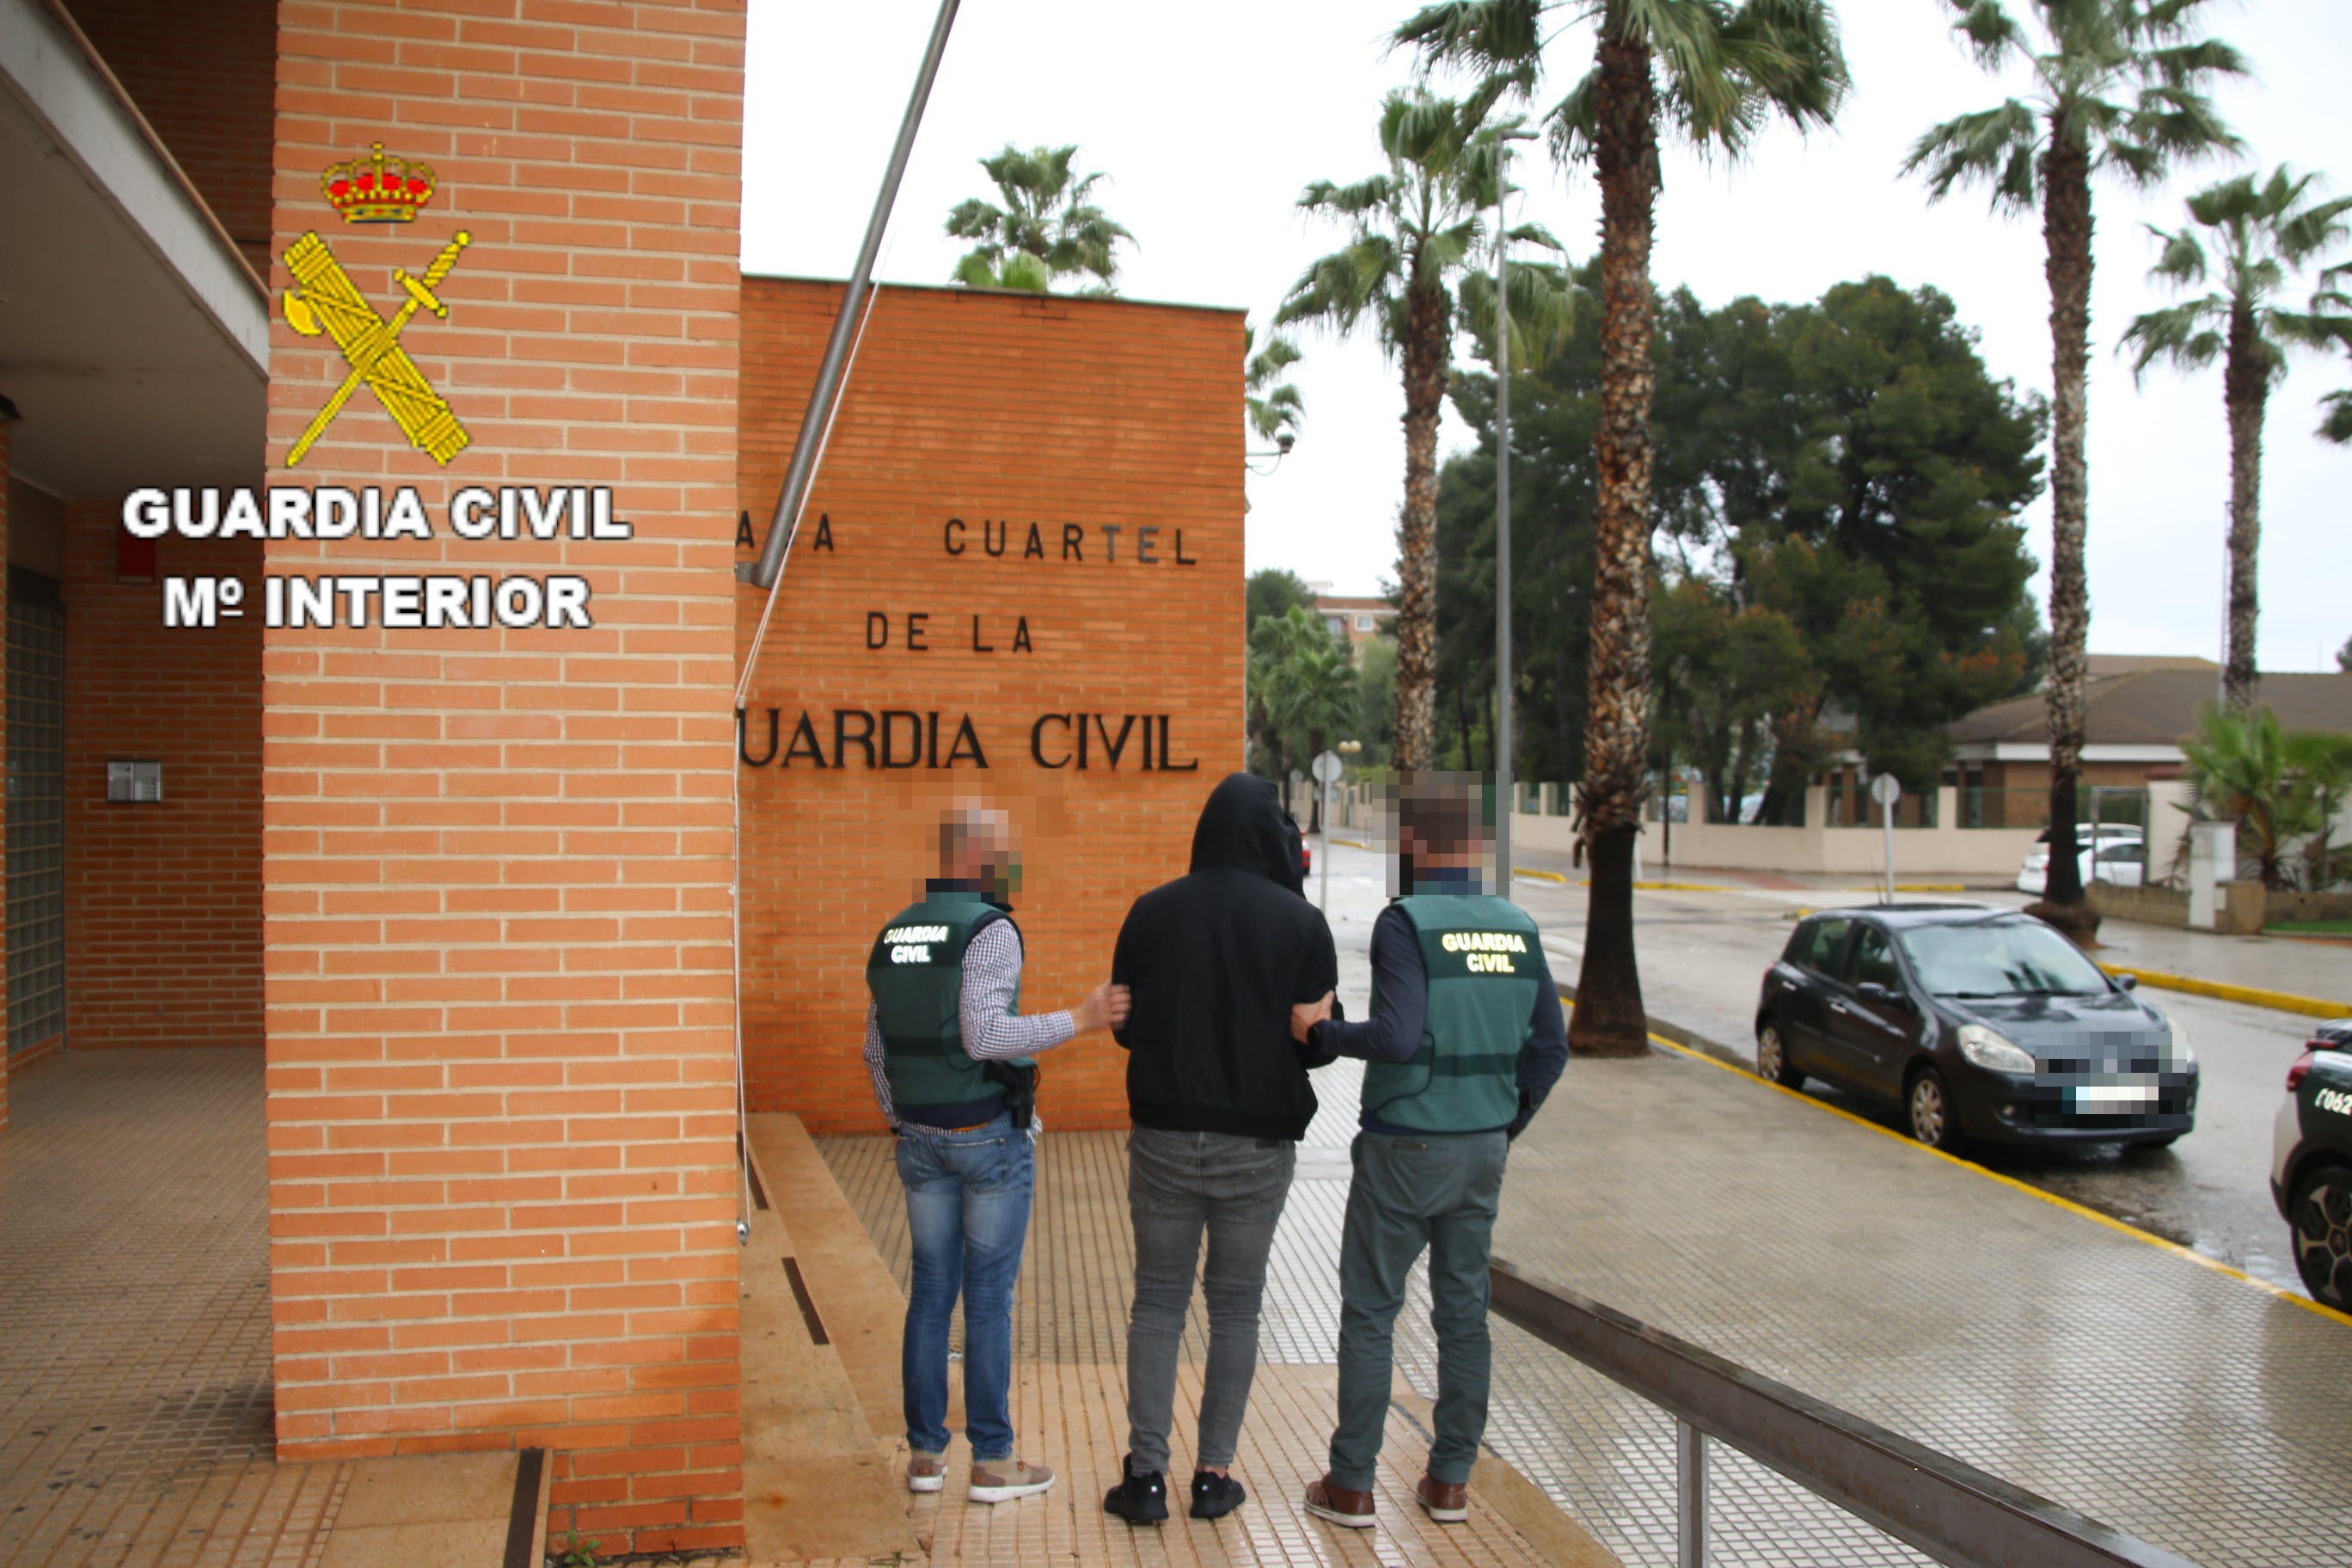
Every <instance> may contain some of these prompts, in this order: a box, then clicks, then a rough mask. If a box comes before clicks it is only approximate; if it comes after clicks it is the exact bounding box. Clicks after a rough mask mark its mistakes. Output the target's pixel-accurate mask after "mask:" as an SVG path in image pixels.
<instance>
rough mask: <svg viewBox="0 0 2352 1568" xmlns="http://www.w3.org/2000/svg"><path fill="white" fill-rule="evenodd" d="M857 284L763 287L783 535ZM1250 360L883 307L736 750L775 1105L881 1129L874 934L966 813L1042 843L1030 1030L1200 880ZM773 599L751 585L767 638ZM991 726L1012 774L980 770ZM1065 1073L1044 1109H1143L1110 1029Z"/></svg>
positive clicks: (1157, 330)
mask: <svg viewBox="0 0 2352 1568" xmlns="http://www.w3.org/2000/svg"><path fill="white" fill-rule="evenodd" d="M840 294H841V289H840V286H839V285H838V284H825V283H813V282H800V281H788V280H782V279H766V278H753V279H746V280H745V282H744V286H743V386H742V417H741V437H740V448H741V460H740V485H739V489H740V494H741V497H742V504H743V506H744V507H745V508H747V509H748V510H750V511H751V513H752V516H753V518H754V527H753V530H752V531H753V534H754V536H755V537H757V536H761V535H764V533H765V531H766V527H767V521H768V514H769V512H770V510H772V508H773V507H774V505H775V499H776V496H777V494H778V492H779V489H780V488H781V486H782V475H783V469H784V467H785V464H786V462H787V461H788V459H789V458H790V456H791V452H792V445H793V437H794V435H795V433H796V431H797V429H798V426H799V422H800V418H801V415H802V411H803V407H804V405H805V403H806V400H807V397H808V389H809V387H810V385H811V384H813V382H814V378H815V374H816V366H817V360H818V357H819V355H820V353H821V352H822V350H823V347H824V337H825V333H826V331H827V330H828V328H829V327H830V325H831V323H832V321H833V314H834V311H835V308H836V305H837V302H838V300H839V298H840ZM1241 363H1242V318H1241V316H1240V314H1239V313H1238V312H1235V311H1223V310H1196V309H1189V308H1183V307H1175V306H1161V305H1145V304H1135V303H1129V302H1127V301H1122V300H1076V299H1067V298H1052V299H1036V298H1029V297H1023V296H1019V295H1005V294H990V293H975V292H971V291H969V290H962V289H902V288H889V289H881V290H879V291H878V295H877V302H876V304H875V306H874V310H873V312H872V315H871V317H870V318H869V320H868V321H867V323H866V329H865V337H864V342H863V345H862V347H861V349H860V351H859V355H858V359H857V362H856V368H855V370H854V372H853V374H852V376H851V379H850V383H849V387H848V391H847V393H846V395H845V399H844V402H843V405H842V410H841V413H840V415H839V416H838V418H837V420H836V422H835V428H834V432H833V437H832V440H831V443H830V445H829V447H828V448H827V452H826V458H825V462H824V468H823V470H822V472H821V473H820V474H819V476H818V479H817V481H816V484H815V488H814V491H813V493H812V495H811V498H810V504H809V508H808V510H807V512H806V514H805V516H804V519H803V523H802V528H801V533H800V538H799V542H798V544H797V547H796V549H795V551H794V553H793V559H792V561H791V563H790V565H789V568H788V570H787V573H786V575H785V580H784V585H783V589H782V595H781V597H780V599H779V601H778V605H777V609H776V613H775V616H774V619H773V622H772V626H771V628H770V631H769V634H768V641H767V645H766V648H765V652H764V654H763V656H762V658H761V663H760V668H759V670H758V672H757V676H756V679H755V680H754V682H753V684H752V687H751V692H750V696H749V709H750V712H749V716H748V723H747V727H746V733H745V735H744V737H743V743H742V749H741V752H740V755H739V759H738V761H739V767H740V779H741V787H742V815H743V846H742V878H743V931H742V952H741V962H742V971H743V1007H744V1017H743V1026H744V1037H745V1050H746V1055H747V1058H748V1075H747V1076H748V1078H749V1080H750V1092H751V1101H752V1105H753V1107H754V1109H773V1110H795V1111H798V1112H799V1113H800V1114H801V1115H802V1117H803V1119H804V1120H805V1121H807V1123H808V1124H809V1125H810V1127H811V1128H812V1129H814V1130H815V1131H826V1132H862V1131H875V1130H876V1129H877V1126H878V1119H877V1112H876V1110H875V1107H874V1101H873V1095H872V1091H871V1089H870V1088H869V1087H868V1081H867V1078H866V1069H865V1067H864V1064H863V1061H862V1058H861V1055H860V1042H861V1041H862V1039H863V1035H864V1016H865V1005H866V987H865V979H864V969H865V963H866V951H867V945H868V943H869V942H871V941H872V938H873V936H874V934H875V932H876V931H877V930H878V929H879V928H880V926H881V924H882V923H883V921H886V920H887V919H888V917H889V916H890V915H892V914H894V913H895V912H897V911H898V909H899V908H901V907H902V906H903V905H904V904H906V903H907V902H908V900H909V899H910V898H911V897H913V896H914V893H915V889H917V887H918V886H919V883H920V881H921V879H922V878H923V877H924V875H925V874H926V873H927V872H929V871H930V870H932V869H933V868H935V867H936V864H937V854H938V850H937V837H936V824H937V822H938V818H939V814H940V809H941V808H942V807H943V806H945V805H948V804H950V802H951V801H953V800H956V799H960V798H976V799H983V800H986V801H988V802H990V803H992V804H993V805H999V806H1001V807H1003V808H1004V809H1005V810H1007V811H1009V812H1010V813H1011V814H1012V816H1013V820H1014V822H1015V824H1016V825H1017V826H1018V828H1019V830H1020V832H1021V835H1022V840H1023V855H1024V862H1025V874H1024V885H1023V889H1022V893H1021V897H1020V900H1019V906H1020V913H1019V919H1020V922H1021V928H1022V931H1023V935H1024V943H1025V946H1026V951H1027V955H1028V957H1027V964H1026V969H1025V972H1024V983H1023V1005H1024V1010H1027V1011H1041V1010H1046V1009H1050V1008H1055V1007H1062V1006H1067V1005H1070V1004H1071V1003H1073V1002H1075V1001H1076V1000H1077V999H1078V998H1079V996H1080V995H1082V994H1084V992H1085V991H1086V990H1087V988H1089V987H1090V986H1092V985H1094V984H1097V983H1099V982H1100V981H1102V980H1104V979H1106V978H1108V974H1109V970H1110V956H1111V946H1112V942H1113V939H1114V938H1115V937H1116V935H1117V933H1118V924H1119V921H1121V920H1122V919H1123V918H1124V916H1125V915H1126V912H1127V909H1128V906H1129V903H1131V902H1132V901H1133V900H1134V898H1135V896H1136V895H1137V894H1138V893H1139V892H1141V891H1143V890H1144V889H1147V888H1150V887H1151V886H1153V885H1154V884H1155V883H1158V882H1160V881H1162V880H1165V879H1167V878H1169V877H1171V876H1176V875H1179V874H1181V872H1182V871H1183V869H1184V868H1185V865H1186V862H1187V860H1188V858H1189V857H1190V851H1191V846H1192V824H1193V821H1194V818H1195V817H1196V816H1197V815H1198V813H1199V809H1200V805H1201V803H1202V801H1203V800H1204V799H1205V798H1206V797H1207V795H1208V792H1209V790H1210V788H1211V787H1212V786H1213V784H1215V783H1216V782H1217V780H1218V779H1220V778H1221V777H1223V775H1224V774H1225V773H1227V772H1230V771H1231V770H1232V769H1234V768H1236V767H1238V766H1240V765H1241V761H1242V733H1241V715H1242V656H1243V638H1242V624H1241V623H1242V614H1243V591H1242V584H1243V571H1242V517H1243V510H1244V506H1243V496H1242V475H1243V463H1242V447H1241V438H1242V422H1241V419H1240V417H1239V416H1240V412H1241V408H1240V397H1241V379H1240V378H1241ZM820 519H822V520H823V522H824V529H823V532H822V534H821V533H820ZM950 520H958V521H950ZM1033 530H1034V539H1033ZM828 545H829V548H828ZM751 553H752V552H751V550H749V549H742V548H739V550H738V554H739V555H740V556H741V557H743V558H744V559H747V560H748V559H750V558H751ZM759 602H760V601H759V595H756V594H754V593H751V592H750V591H746V593H745V594H744V595H743V596H742V598H741V600H740V604H739V609H738V635H739V639H742V640H744V641H746V642H748V637H749V634H750V630H751V624H752V621H753V620H754V619H755V618H756V616H757V615H758V611H759ZM914 616H923V617H926V618H924V619H922V620H919V621H914V622H913V623H912V626H913V631H912V635H911V637H910V632H909V622H910V617H914ZM876 617H879V618H878V619H877V618H876ZM1024 622H1025V626H1026V641H1027V643H1028V645H1029V646H1028V647H1025V648H1024V647H1019V646H1017V644H1018V643H1019V642H1020V641H1021V640H1022V638H1023V626H1024ZM875 642H879V643H880V644H881V645H882V646H879V647H875V646H869V645H870V644H872V643H875ZM982 649H986V650H990V651H982ZM771 712H773V714H774V722H775V740H774V744H773V746H771V744H770V729H769V725H770V715H771ZM893 713H895V714H898V715H901V717H898V718H895V719H893V718H887V717H886V715H889V714H893ZM803 714H806V715H807V718H808V721H809V725H810V729H809V731H808V732H807V733H806V735H805V736H803V735H802V734H801V732H800V731H799V721H800V719H801V717H802V715H803ZM861 714H862V715H866V716H869V718H870V721H871V723H872V725H873V726H874V729H875V731H876V733H875V736H874V739H873V741H872V742H871V744H872V747H873V751H872V752H871V755H872V757H873V761H874V764H875V765H872V766H868V765H867V756H868V752H867V750H866V747H865V746H862V745H861V744H860V743H859V741H858V740H857V738H856V737H857V736H858V734H859V733H860V732H861V731H862V730H863V729H864V728H865V724H866V721H862V720H861V719H860V718H859V717H858V715H861ZM934 714H936V715H937V728H936V731H934V730H933V725H932V719H931V716H932V715H934ZM1055 715H1058V716H1065V717H1059V718H1056V717H1048V716H1055ZM1082 715H1083V716H1085V717H1086V721H1087V723H1088V726H1089V727H1088V730H1087V740H1086V743H1085V744H1086V752H1085V756H1084V758H1083V765H1082V759H1081V757H1080V755H1079V745H1080V742H1079V741H1078V739H1077V730H1076V725H1077V723H1078V721H1079V719H1080V716H1082ZM1130 716H1131V718H1130ZM967 718H968V719H969V720H970V721H971V725H972V730H971V734H972V736H973V738H974V739H975V740H976V742H977V743H978V751H979V752H980V754H981V755H982V756H984V758H985V760H986V762H987V764H988V765H987V766H986V768H984V769H983V768H981V767H979V766H978V765H976V760H975V758H974V757H973V756H972V754H971V751H972V748H971V746H970V745H967V746H966V747H965V748H964V750H963V754H962V755H961V756H959V755H957V754H956V752H957V750H958V748H957V743H956V742H957V739H958V736H959V734H960V732H961V724H962V721H964V720H965V719H967ZM1041 721H1042V723H1041ZM886 726H887V733H885V732H884V730H885V727H886ZM918 730H919V741H920V746H919V757H918V755H917V750H916V749H915V742H916V739H917V733H918ZM934 733H936V739H934ZM1163 737H1164V740H1163ZM1033 748H1034V749H1033ZM813 752H821V753H822V755H823V757H824V761H825V763H827V764H828V765H825V766H823V767H820V766H817V765H816V763H815V760H814V755H813V754H812V753H813ZM1041 757H1042V758H1043V759H1044V760H1043V762H1042V763H1041V762H1040V760H1039V759H1040V758H1041ZM753 763H757V764H759V765H751V764H753ZM885 763H893V764H907V765H883V764H885ZM1171 763H1173V764H1175V767H1176V768H1177V769H1179V770H1181V771H1170V768H1169V765H1170V764H1171ZM1045 764H1059V765H1045ZM1043 1065H1044V1068H1045V1081H1044V1085H1043V1088H1042V1090H1041V1109H1042V1110H1043V1113H1044V1115H1045V1119H1046V1120H1047V1121H1049V1122H1051V1123H1052V1124H1054V1125H1055V1126H1062V1127H1101V1126H1123V1125H1125V1124H1126V1118H1127V1100H1126V1090H1125V1061H1124V1058H1123V1056H1122V1055H1121V1053H1120V1051H1119V1049H1118V1047H1117V1046H1116V1045H1115V1044H1114V1043H1112V1042H1111V1040H1110V1039H1109V1037H1108V1036H1106V1035H1095V1036H1091V1037H1087V1039H1085V1040H1083V1041H1080V1042H1078V1043H1076V1044H1075V1045H1072V1046H1067V1047H1063V1048H1062V1049H1060V1050H1057V1051H1055V1052H1054V1053H1052V1054H1051V1055H1049V1056H1048V1057H1046V1058H1045V1061H1044V1064H1043Z"/></svg>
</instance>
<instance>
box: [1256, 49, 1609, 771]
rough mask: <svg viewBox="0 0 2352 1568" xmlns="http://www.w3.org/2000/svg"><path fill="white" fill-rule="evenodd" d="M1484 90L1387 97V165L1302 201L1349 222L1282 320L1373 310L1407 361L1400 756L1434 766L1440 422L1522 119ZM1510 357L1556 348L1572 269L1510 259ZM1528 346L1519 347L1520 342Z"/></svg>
mask: <svg viewBox="0 0 2352 1568" xmlns="http://www.w3.org/2000/svg"><path fill="white" fill-rule="evenodd" d="M1491 102H1492V99H1491V96H1489V95H1481V96H1480V97H1479V98H1476V99H1473V100H1470V101H1468V102H1457V101H1455V100H1452V99H1446V98H1437V97H1433V96H1432V95H1431V94H1429V93H1428V92H1426V91H1423V90H1420V89H1412V90H1399V91H1395V92H1391V93H1390V94H1389V95H1388V97H1387V99H1386V100H1384V101H1383V102H1382V104H1381V128H1380V136H1381V152H1382V153H1385V154H1386V155H1387V158H1388V165H1389V166H1388V169H1387V172H1386V173H1384V174H1374V175H1372V176H1371V177H1370V178H1369V179H1365V180H1359V181H1357V182H1356V183H1355V184H1351V185H1335V184H1331V182H1329V181H1328V180H1318V181H1317V182H1316V183H1315V184H1311V185H1309V186H1307V190H1306V193H1305V194H1304V195H1301V196H1300V197H1299V198H1298V205H1300V206H1301V207H1302V208H1304V209H1306V210H1307V211H1308V212H1310V213H1317V214H1319V215H1322V216H1328V217H1334V218H1337V219H1339V221H1340V222H1342V223H1344V224H1346V225H1347V226H1348V228H1349V237H1348V244H1347V247H1346V248H1345V249H1341V250H1335V251H1333V252H1332V253H1331V254H1330V255H1328V256H1326V257H1323V258H1321V259H1319V260H1318V261H1316V262H1315V263H1314V264H1312V265H1311V266H1309V267H1308V268H1307V270H1306V272H1304V273H1303V274H1301V275H1300V277H1299V279H1298V281H1297V282H1296V283H1294V284H1292V285H1291V288H1290V292H1289V294H1288V295H1287V296H1286V298H1285V299H1284V300H1283V303H1282V309H1281V310H1278V311H1277V312H1276V315H1275V318H1274V319H1275V321H1276V324H1277V325H1287V324H1289V323H1290V322H1293V321H1319V322H1322V323H1324V324H1326V325H1328V326H1330V327H1332V328H1334V329H1336V330H1337V331H1339V332H1340V333H1342V334H1343V335H1344V334H1346V333H1348V332H1350V331H1354V330H1355V329H1356V328H1357V327H1358V326H1360V325H1361V324H1363V323H1364V322H1365V321H1367V320H1369V321H1370V324H1371V326H1372V328H1373V330H1374V331H1377V332H1378V333H1379V334H1380V339H1381V346H1382V347H1383V348H1385V349H1386V350H1387V351H1388V352H1389V353H1391V354H1394V355H1397V356H1398V357H1400V358H1401V359H1402V361H1403V362H1404V506H1403V508H1402V512H1401V514H1400V519H1399V523H1398V528H1397V533H1398V543H1399V551H1398V555H1399V560H1398V564H1397V578H1398V582H1399V584H1400V586H1401V587H1402V602H1401V603H1400V604H1399V605H1398V608H1397V732H1396V749H1397V756H1396V762H1397V766H1399V767H1401V768H1414V769H1418V768H1426V767H1428V766H1429V765H1430V752H1431V748H1432V743H1433V737H1434V734H1435V731H1436V689H1437V682H1436V673H1437V659H1436V654H1437V647H1436V643H1437V422H1438V416H1439V415H1440V413H1441V412H1442V407H1443V404H1444V397H1445V388H1446V376H1447V372H1448V370H1449V368H1450V366H1451V365H1452V363H1453V357H1454V334H1455V333H1456V332H1458V331H1461V330H1462V329H1463V328H1464V327H1465V326H1467V327H1469V328H1471V329H1472V330H1474V331H1475V330H1476V329H1477V328H1478V327H1479V325H1480V324H1481V323H1482V322H1489V323H1490V322H1491V321H1492V311H1493V309H1494V287H1495V285H1494V279H1493V278H1492V277H1491V276H1490V275H1489V274H1487V273H1486V271H1485V270H1484V269H1483V268H1481V267H1480V265H1479V257H1478V251H1479V248H1480V246H1481V244H1482V243H1483V242H1484V239H1485V237H1486V213H1487V211H1488V210H1489V209H1490V208H1492V207H1493V205H1495V195H1496V191H1495V181H1496V164H1497V157H1496V152H1497V149H1498V147H1499V145H1500V142H1499V141H1498V138H1499V137H1501V136H1502V135H1503V134H1505V133H1507V132H1509V131H1511V130H1514V129H1516V128H1517V122H1516V121H1502V122H1498V123H1495V124H1489V123H1487V122H1486V110H1487V109H1488V108H1489V107H1490V106H1491ZM1511 237H1512V238H1514V239H1517V240H1523V241H1526V242H1528V243H1529V244H1533V245H1539V246H1542V247H1546V248H1547V249H1549V250H1552V251H1555V252H1556V251H1558V250H1559V248H1560V247H1559V241H1558V240H1556V239H1554V238H1552V237H1551V236H1550V235H1549V234H1547V233H1545V232H1544V231H1543V229H1541V228H1540V227H1538V226H1533V225H1524V226H1519V227H1517V228H1515V229H1513V230H1512V231H1511ZM1507 286H1508V288H1509V289H1510V293H1511V300H1510V319H1511V337H1512V345H1513V350H1514V357H1515V358H1518V359H1519V363H1541V362H1542V360H1543V359H1544V358H1546V357H1548V356H1549V353H1550V352H1551V350H1552V348H1553V347H1554V345H1556V344H1557V343H1559V342H1561V341H1563V340H1564V339H1565V337H1566V335H1567V332H1568V330H1569V327H1570V324H1571V323H1572V322H1573V321H1574V317H1575V300H1576V290H1575V286H1574V284H1573V282H1572V280H1571V279H1570V278H1569V276H1568V273H1567V270H1566V268H1562V267H1559V266H1557V265H1553V264H1549V263H1536V262H1521V263H1515V264H1513V266H1512V268H1511V269H1510V273H1509V279H1508V285H1507ZM1522 345H1524V346H1522Z"/></svg>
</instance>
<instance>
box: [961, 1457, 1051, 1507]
mask: <svg viewBox="0 0 2352 1568" xmlns="http://www.w3.org/2000/svg"><path fill="white" fill-rule="evenodd" d="M1053 1484H1054V1472H1053V1471H1051V1470H1049V1469H1047V1468H1045V1466H1043V1465H1026V1464H1024V1463H1022V1462H1021V1461H1020V1460H1018V1459H998V1460H995V1461H992V1462H988V1463H982V1462H981V1461H979V1460H975V1461H973V1463H972V1467H971V1490H970V1491H968V1492H966V1493H965V1494H964V1495H965V1496H966V1497H968V1498H970V1499H971V1500H972V1501H974V1502H1011V1501H1012V1500H1013V1499H1015V1498H1024V1497H1035V1496H1036V1495H1037V1494H1038V1493H1039V1492H1042V1491H1044V1490H1045V1489H1046V1488H1048V1487H1050V1486H1052V1485H1053Z"/></svg>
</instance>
